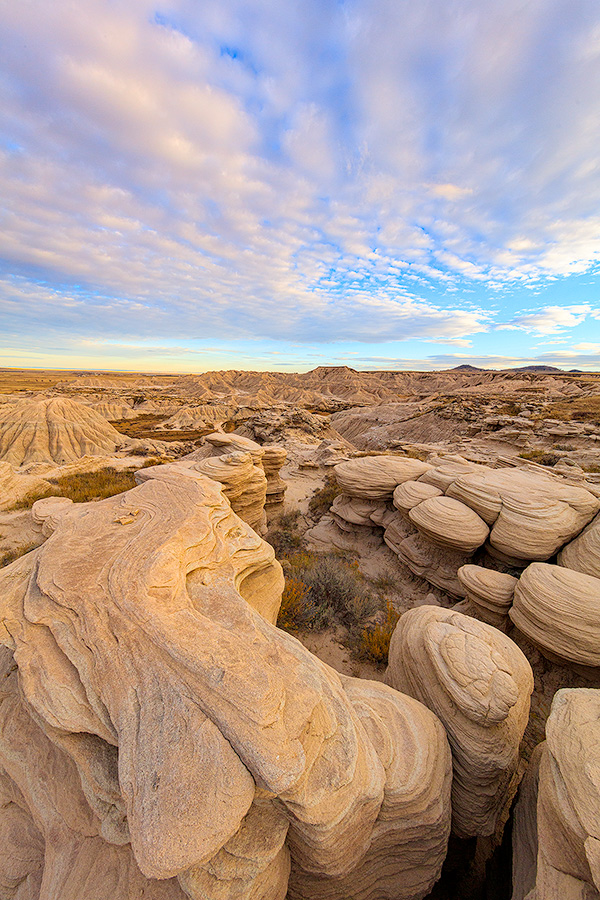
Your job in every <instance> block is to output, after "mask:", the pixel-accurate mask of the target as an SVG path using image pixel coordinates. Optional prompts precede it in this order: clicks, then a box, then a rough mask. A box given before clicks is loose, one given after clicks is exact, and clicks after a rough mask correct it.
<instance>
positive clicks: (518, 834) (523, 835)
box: [511, 742, 545, 900]
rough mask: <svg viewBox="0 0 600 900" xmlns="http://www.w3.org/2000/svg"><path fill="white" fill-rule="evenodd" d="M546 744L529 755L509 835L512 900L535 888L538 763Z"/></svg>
mask: <svg viewBox="0 0 600 900" xmlns="http://www.w3.org/2000/svg"><path fill="white" fill-rule="evenodd" d="M544 747H545V742H542V743H541V744H538V745H537V747H535V749H534V751H533V753H532V754H531V759H530V760H529V765H528V767H527V771H526V772H525V775H524V776H523V778H522V780H521V784H520V785H519V794H518V798H517V802H516V803H515V809H514V815H513V832H512V847H513V852H512V897H511V900H525V897H526V896H527V895H528V894H529V892H530V891H532V890H533V889H534V888H535V881H536V875H537V857H538V828H537V803H538V783H539V777H540V763H541V759H542V754H543V752H544Z"/></svg>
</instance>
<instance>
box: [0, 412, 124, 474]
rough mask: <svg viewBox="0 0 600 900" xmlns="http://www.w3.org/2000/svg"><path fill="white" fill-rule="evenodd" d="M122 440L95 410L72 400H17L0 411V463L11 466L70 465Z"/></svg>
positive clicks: (113, 447) (108, 450) (112, 448)
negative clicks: (6, 409)
mask: <svg viewBox="0 0 600 900" xmlns="http://www.w3.org/2000/svg"><path fill="white" fill-rule="evenodd" d="M125 442H126V439H124V438H123V436H122V435H120V434H119V432H118V431H116V430H115V429H114V428H113V427H112V425H109V423H108V422H107V421H106V419H104V418H103V417H102V416H101V415H99V414H98V413H97V412H96V411H95V410H93V409H90V407H88V406H84V405H83V404H82V403H77V402H76V401H75V400H69V399H63V398H62V397H52V398H51V399H49V400H30V401H26V400H24V401H21V402H20V403H18V404H17V405H16V406H15V407H13V408H11V409H10V410H9V411H8V412H6V411H0V460H4V461H5V462H8V463H11V465H13V466H21V465H27V464H29V463H39V462H43V463H58V464H59V465H63V464H64V463H70V462H74V461H75V460H77V459H79V458H80V457H82V456H85V455H86V454H90V455H96V456H101V455H107V454H111V453H114V451H115V450H116V448H117V447H118V446H120V445H121V444H123V443H125Z"/></svg>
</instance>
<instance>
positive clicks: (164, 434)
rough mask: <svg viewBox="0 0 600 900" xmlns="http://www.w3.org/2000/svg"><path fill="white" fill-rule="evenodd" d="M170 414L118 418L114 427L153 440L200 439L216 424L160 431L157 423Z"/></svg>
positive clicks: (211, 430) (128, 435)
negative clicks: (185, 429) (182, 429)
mask: <svg viewBox="0 0 600 900" xmlns="http://www.w3.org/2000/svg"><path fill="white" fill-rule="evenodd" d="M167 418H168V416H164V415H156V414H155V413H144V414H143V415H140V416H137V418H135V419H118V420H116V421H113V422H111V423H110V424H111V425H112V426H113V428H116V429H117V431H118V432H119V434H124V435H126V436H127V437H131V438H139V439H140V440H143V439H144V438H149V439H150V440H153V441H169V442H171V441H199V440H200V438H203V437H204V436H205V435H207V434H210V433H211V432H213V431H214V430H215V429H214V425H211V426H210V427H207V428H196V429H192V430H189V431H162V430H161V431H159V430H157V427H156V426H157V425H159V424H160V423H161V422H164V421H165V420H166V419H167Z"/></svg>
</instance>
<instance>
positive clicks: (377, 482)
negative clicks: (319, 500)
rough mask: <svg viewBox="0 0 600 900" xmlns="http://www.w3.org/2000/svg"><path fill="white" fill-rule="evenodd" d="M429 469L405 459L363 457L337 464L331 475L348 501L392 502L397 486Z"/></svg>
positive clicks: (415, 461)
mask: <svg viewBox="0 0 600 900" xmlns="http://www.w3.org/2000/svg"><path fill="white" fill-rule="evenodd" d="M430 468H431V466H429V465H428V464H427V463H424V462H421V460H419V459H411V458H410V457H408V456H406V457H401V456H364V457H360V458H359V459H351V460H349V461H348V462H341V463H338V464H337V466H334V469H333V471H334V473H335V478H336V481H337V483H338V484H339V486H340V487H341V489H342V491H343V492H344V493H345V494H349V495H350V497H358V498H359V499H364V500H391V499H392V496H393V493H394V488H396V487H397V485H399V484H402V482H403V481H414V480H415V479H416V478H418V477H419V475H422V474H423V473H424V472H426V471H427V470H428V469H430Z"/></svg>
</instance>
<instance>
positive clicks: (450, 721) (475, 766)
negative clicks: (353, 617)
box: [386, 606, 533, 837]
mask: <svg viewBox="0 0 600 900" xmlns="http://www.w3.org/2000/svg"><path fill="white" fill-rule="evenodd" d="M386 681H387V683H388V684H390V685H392V687H395V688H396V690H399V691H403V692H404V693H407V694H409V695H410V696H411V697H415V699H417V700H420V701H421V702H422V703H424V704H425V705H426V706H427V707H429V709H431V710H432V711H433V712H434V713H435V714H436V715H437V716H438V717H439V718H440V719H441V721H442V722H443V724H444V726H445V728H446V731H447V733H448V740H449V741H450V746H451V748H452V764H453V771H454V777H453V781H452V828H453V831H454V832H455V833H456V834H457V835H458V836H459V837H470V836H475V835H482V836H483V835H492V834H494V833H495V831H496V828H497V826H498V824H499V822H500V821H501V818H502V815H503V813H504V812H505V811H506V810H507V808H508V805H509V804H510V802H511V800H512V797H513V796H514V792H515V790H516V784H517V782H516V772H517V763H518V759H519V743H520V741H521V738H522V737H523V733H524V731H525V727H526V725H527V720H528V717H529V701H530V696H531V693H532V691H533V674H532V671H531V667H530V665H529V663H528V662H527V659H526V658H525V656H524V655H523V653H522V652H521V651H520V650H519V648H518V647H517V646H516V644H514V643H513V642H512V641H511V640H509V638H507V637H506V636H505V635H504V634H502V633H501V632H500V631H498V630H497V629H496V628H493V627H492V626H490V625H486V624H485V623H483V622H478V621H477V620H476V619H472V618H470V617H469V616H464V615H462V614H461V613H459V612H453V611H452V610H447V609H441V608H439V607H433V606H421V607H417V608H415V609H411V610H409V611H408V612H407V613H405V614H404V615H403V616H402V617H401V619H400V621H399V622H398V625H397V626H396V629H395V631H394V634H393V635H392V640H391V643H390V651H389V665H388V669H387V672H386Z"/></svg>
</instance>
